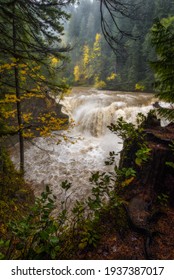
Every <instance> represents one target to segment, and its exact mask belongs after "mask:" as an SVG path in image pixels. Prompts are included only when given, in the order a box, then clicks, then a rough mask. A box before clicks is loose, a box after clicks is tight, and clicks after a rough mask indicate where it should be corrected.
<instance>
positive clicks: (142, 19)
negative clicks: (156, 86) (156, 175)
mask: <svg viewBox="0 0 174 280" xmlns="http://www.w3.org/2000/svg"><path fill="white" fill-rule="evenodd" d="M127 2H130V5H135V4H137V7H138V8H137V9H136V12H135V13H134V16H133V19H132V18H131V19H130V18H128V17H125V16H121V15H120V14H118V15H117V14H114V16H116V17H115V20H116V24H117V28H116V26H115V23H114V21H113V20H112V19H111V15H110V14H109V13H108V11H104V17H105V21H106V22H107V24H108V26H109V27H110V30H111V31H113V34H116V33H118V39H119V37H120V44H118V46H117V52H116V53H114V52H113V51H112V49H111V47H110V46H109V45H108V43H107V42H106V40H105V39H104V36H103V34H102V30H101V15H100V1H86V0H81V1H80V4H79V5H78V6H73V5H72V6H71V7H70V9H69V13H70V14H71V19H70V21H69V22H68V24H67V25H66V27H65V40H66V42H67V43H70V44H71V46H73V50H72V52H71V53H70V58H71V61H70V63H68V65H67V66H68V67H67V70H66V71H65V73H64V76H65V77H66V80H68V82H69V83H70V84H71V85H95V86H96V87H97V88H110V89H120V90H145V91H148V90H152V87H153V79H154V77H153V73H152V71H151V69H150V66H149V61H152V60H154V59H155V57H156V54H155V51H154V49H153V48H152V45H151V42H150V39H149V30H150V28H151V27H152V25H153V22H154V19H155V18H160V19H161V18H164V17H168V16H169V15H172V14H173V13H174V5H173V1H172V0H154V1H151V0H146V1H140V0H136V1H133V0H128V1H127ZM140 2H141V4H139V3H140ZM118 29H119V30H121V31H122V32H123V33H124V34H131V36H120V34H119V31H118ZM124 34H123V35H124Z"/></svg>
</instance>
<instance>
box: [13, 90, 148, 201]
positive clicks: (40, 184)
mask: <svg viewBox="0 0 174 280" xmlns="http://www.w3.org/2000/svg"><path fill="white" fill-rule="evenodd" d="M61 103H62V105H63V111H64V112H65V113H67V114H68V115H69V116H70V118H73V119H74V120H75V123H76V125H75V127H73V128H71V129H70V131H69V132H64V133H65V134H66V136H67V137H68V138H69V139H70V140H71V141H65V140H62V142H60V143H59V144H57V143H58V142H59V140H60V135H59V134H62V132H60V133H59V132H58V133H53V134H54V137H49V138H41V137H40V138H36V139H34V141H33V142H34V144H33V145H32V144H27V145H26V148H25V170H26V172H25V178H26V180H27V181H29V182H32V184H33V185H34V186H35V188H34V191H35V194H36V195H39V194H40V192H42V191H43V190H44V187H45V185H46V184H49V185H50V186H51V187H52V189H53V190H54V193H55V194H56V195H58V197H59V198H60V197H62V195H63V193H62V189H61V187H60V184H61V182H62V181H64V180H68V181H70V182H71V183H72V188H71V189H70V190H69V193H68V194H67V195H69V194H70V193H71V199H72V201H73V200H76V199H81V198H84V197H86V196H87V195H88V194H89V193H90V190H91V185H90V183H89V177H90V174H91V172H94V171H97V170H101V171H107V170H108V168H109V167H107V166H105V164H104V161H105V160H106V158H107V157H108V155H109V152H110V151H115V152H116V153H117V152H119V151H120V150H121V148H122V143H121V139H119V138H118V137H117V136H116V135H114V134H113V133H111V132H110V131H109V130H108V128H107V126H108V125H109V124H110V123H111V122H115V121H116V120H117V119H118V118H119V117H123V118H124V119H125V120H127V121H129V122H133V123H135V120H136V115H137V113H139V112H142V113H143V114H145V115H146V114H147V113H148V111H149V110H150V109H153V106H152V105H151V104H152V103H153V96H152V95H150V94H137V93H134V94H131V93H128V94H126V93H120V92H117V93H111V92H110V93H105V92H102V93H100V92H99V91H96V90H92V89H91V90H86V89H82V90H81V92H78V93H77V94H76V93H75V91H74V93H73V95H72V96H68V97H65V98H64V100H62V102H61ZM12 159H13V161H14V163H15V164H16V166H17V165H18V152H17V145H16V152H15V151H14V153H13V156H12ZM118 160H119V156H118Z"/></svg>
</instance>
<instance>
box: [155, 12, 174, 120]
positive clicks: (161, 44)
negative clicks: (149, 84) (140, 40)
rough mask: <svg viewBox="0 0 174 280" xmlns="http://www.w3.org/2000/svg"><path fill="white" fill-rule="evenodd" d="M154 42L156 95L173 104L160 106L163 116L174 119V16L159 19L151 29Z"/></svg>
mask: <svg viewBox="0 0 174 280" xmlns="http://www.w3.org/2000/svg"><path fill="white" fill-rule="evenodd" d="M151 37H152V44H153V46H154V47H155V50H156V52H157V55H158V57H157V60H156V61H154V62H151V66H152V68H153V69H154V71H155V88H156V90H157V93H156V96H157V97H158V98H159V99H160V100H162V101H165V102H169V103H170V104H171V108H160V109H159V113H160V115H161V116H163V117H165V118H167V119H168V120H174V110H173V104H174V81H173V77H174V17H169V18H164V19H162V20H159V19H157V20H156V21H155V23H154V25H153V27H152V29H151Z"/></svg>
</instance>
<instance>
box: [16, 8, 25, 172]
mask: <svg viewBox="0 0 174 280" xmlns="http://www.w3.org/2000/svg"><path fill="white" fill-rule="evenodd" d="M16 43H17V34H16V19H15V3H14V8H13V52H14V58H15V59H16V65H15V66H14V78H15V94H16V99H17V101H16V107H17V121H18V127H19V130H18V135H19V147H20V171H21V173H24V138H23V128H22V114H21V101H20V96H21V94H20V83H19V69H18V57H17V52H16Z"/></svg>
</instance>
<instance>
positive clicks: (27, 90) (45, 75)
mask: <svg viewBox="0 0 174 280" xmlns="http://www.w3.org/2000/svg"><path fill="white" fill-rule="evenodd" d="M73 2H74V0H70V1H58V0H55V1H49V4H48V1H20V0H16V1H10V2H9V1H1V2H0V19H1V20H0V33H1V44H0V76H1V80H0V102H1V109H0V124H2V127H3V129H0V136H2V135H7V134H11V135H13V134H17V135H18V136H19V146H20V170H21V172H22V173H24V137H25V136H32V135H33V134H32V133H33V129H35V130H36V131H38V132H40V133H41V134H42V135H46V134H48V133H49V131H50V130H51V129H57V128H58V126H60V125H61V122H60V121H59V120H58V121H56V118H57V117H56V115H55V114H54V113H55V112H54V113H53V115H52V114H48V112H44V110H41V114H44V113H45V114H46V115H45V117H42V116H41V115H40V116H39V111H37V110H36V109H37V107H40V108H41V107H42V105H43V103H42V102H41V103H42V104H39V102H37V100H39V99H40V97H44V96H46V95H47V99H46V100H45V102H47V103H51V99H50V97H49V94H48V92H53V91H56V92H57V93H62V92H63V91H64V89H65V88H66V86H65V85H64V83H61V82H59V83H55V82H53V81H55V80H54V79H53V75H54V73H55V72H56V71H60V68H61V63H60V62H63V61H64V60H65V53H66V52H67V51H69V47H68V46H62V45H61V36H62V34H63V29H64V28H63V21H64V20H65V19H68V18H69V15H68V14H67V13H66V12H65V10H64V8H65V7H66V6H67V4H71V3H73ZM50 58H51V61H50ZM42 99H43V98H41V100H42ZM36 111H37V113H36ZM51 111H53V110H51ZM31 121H32V122H31ZM42 124H43V125H44V126H45V128H41V127H43V126H42ZM36 127H37V129H36ZM46 127H47V128H46ZM48 127H49V129H48Z"/></svg>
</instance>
